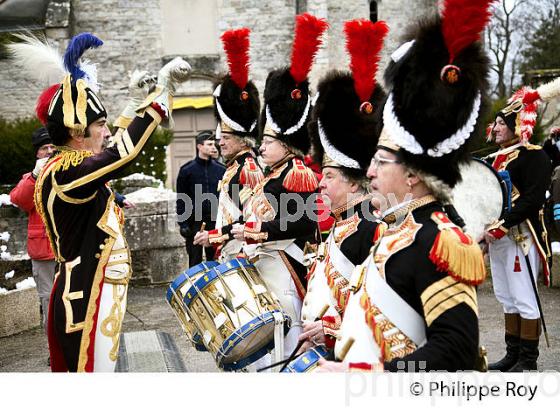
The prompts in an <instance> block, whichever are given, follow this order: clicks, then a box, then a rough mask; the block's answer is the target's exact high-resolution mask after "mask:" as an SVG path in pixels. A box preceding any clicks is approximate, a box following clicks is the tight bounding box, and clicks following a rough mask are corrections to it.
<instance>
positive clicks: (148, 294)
mask: <svg viewBox="0 0 560 410" xmlns="http://www.w3.org/2000/svg"><path fill="white" fill-rule="evenodd" d="M165 290H166V288H165V287H153V288H145V287H136V288H131V289H130V290H129V293H128V295H129V296H128V308H127V315H126V317H125V321H124V324H123V331H124V332H136V331H141V330H160V331H163V332H167V333H169V335H170V336H171V337H172V338H173V339H174V341H175V344H176V345H177V347H178V348H179V350H180V353H181V355H182V357H183V360H184V362H185V365H186V367H187V369H188V371H190V372H212V371H217V368H216V365H215V364H214V362H213V360H212V358H211V356H210V355H209V354H208V353H205V352H197V351H196V350H194V349H193V348H191V347H190V345H189V343H188V342H187V341H186V338H185V337H184V336H183V332H182V330H181V328H180V326H179V323H178V322H177V319H176V318H175V316H174V315H173V313H172V312H171V310H170V308H169V307H168V305H167V303H166V301H165ZM540 291H541V298H542V301H543V304H544V310H545V313H546V318H547V325H548V333H549V338H550V343H551V348H549V349H548V348H546V347H544V338H543V339H541V346H542V349H541V356H540V358H539V369H540V370H557V371H560V323H559V320H558V318H559V317H560V303H558V302H559V301H560V289H546V288H541V289H540ZM479 305H480V306H479V309H480V330H481V342H482V344H483V345H484V346H486V348H487V349H488V355H489V359H490V361H493V360H495V359H498V358H500V357H501V356H502V354H503V352H504V351H503V349H504V346H503V314H502V311H501V307H500V305H499V304H498V302H497V301H496V299H495V298H494V294H493V292H492V286H491V284H490V283H489V282H487V283H485V284H484V285H483V286H481V288H480V290H479ZM46 346H47V341H46V337H45V335H44V333H43V331H42V329H39V328H37V329H33V330H30V331H27V332H23V333H20V334H18V335H14V336H10V337H5V338H1V339H0V372H47V371H49V368H48V367H47V357H48V353H47V347H46Z"/></svg>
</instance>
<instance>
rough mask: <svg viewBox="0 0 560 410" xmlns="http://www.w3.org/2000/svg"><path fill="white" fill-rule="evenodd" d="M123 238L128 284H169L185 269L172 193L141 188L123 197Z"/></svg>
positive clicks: (184, 257) (184, 256) (185, 260)
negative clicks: (128, 203) (129, 261)
mask: <svg viewBox="0 0 560 410" xmlns="http://www.w3.org/2000/svg"><path fill="white" fill-rule="evenodd" d="M127 199H128V200H130V201H132V202H134V203H135V204H136V208H132V209H127V210H126V211H125V216H126V223H125V236H126V240H127V242H128V245H129V247H130V250H131V256H132V272H133V274H132V284H155V283H162V282H170V281H172V280H173V279H175V278H176V277H177V276H179V274H180V273H181V272H183V271H184V270H185V269H186V268H187V267H188V257H187V253H186V250H185V240H184V239H183V237H182V236H181V235H180V234H179V229H178V225H177V223H176V222H175V194H173V193H172V192H171V191H166V190H161V189H160V190H158V189H155V188H144V189H142V190H140V191H136V192H133V193H132V194H130V195H127Z"/></svg>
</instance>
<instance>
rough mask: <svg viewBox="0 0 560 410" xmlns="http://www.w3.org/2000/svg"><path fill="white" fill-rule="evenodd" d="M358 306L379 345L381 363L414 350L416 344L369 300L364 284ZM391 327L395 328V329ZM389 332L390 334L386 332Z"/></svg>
mask: <svg viewBox="0 0 560 410" xmlns="http://www.w3.org/2000/svg"><path fill="white" fill-rule="evenodd" d="M360 306H361V307H362V308H363V309H364V311H365V319H366V323H367V325H368V326H369V328H370V329H371V331H372V333H373V339H374V340H375V343H377V345H378V346H379V350H380V352H381V357H380V358H379V359H380V360H379V361H380V362H381V363H384V362H388V361H391V360H392V359H394V358H397V357H399V358H402V357H405V356H407V355H409V354H411V353H412V352H414V351H415V350H416V348H417V346H416V344H415V343H414V342H413V341H412V340H411V339H410V338H408V337H407V336H406V335H405V334H404V333H402V332H401V331H400V330H399V329H398V328H397V327H396V326H395V325H394V324H393V323H392V322H391V321H389V320H388V319H387V318H386V317H385V316H384V315H383V312H381V311H380V310H379V308H378V307H377V306H376V305H375V304H373V303H372V302H371V299H370V297H369V295H368V293H367V291H366V288H365V286H364V292H363V294H362V296H361V297H360ZM376 318H377V319H376ZM393 329H397V331H394V330H393ZM390 331H391V332H390ZM389 332H390V334H388V333H389Z"/></svg>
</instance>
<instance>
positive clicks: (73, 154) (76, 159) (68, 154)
mask: <svg viewBox="0 0 560 410" xmlns="http://www.w3.org/2000/svg"><path fill="white" fill-rule="evenodd" d="M59 149H61V148H60V147H59ZM91 156H93V152H91V151H85V150H72V149H61V152H60V154H58V155H56V156H55V157H54V158H60V159H59V160H58V161H57V162H56V163H55V164H54V165H53V172H56V171H59V170H60V169H62V170H63V171H67V170H68V168H70V166H73V167H76V166H78V165H80V164H81V163H82V161H83V160H84V159H85V158H88V157H91ZM54 158H53V159H54Z"/></svg>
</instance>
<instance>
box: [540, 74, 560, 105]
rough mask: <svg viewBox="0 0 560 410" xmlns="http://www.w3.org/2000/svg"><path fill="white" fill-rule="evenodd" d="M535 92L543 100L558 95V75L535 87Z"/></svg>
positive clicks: (559, 87) (559, 86)
mask: <svg viewBox="0 0 560 410" xmlns="http://www.w3.org/2000/svg"><path fill="white" fill-rule="evenodd" d="M537 92H538V93H539V96H540V97H541V100H543V101H545V102H546V101H550V100H552V99H553V98H556V97H558V96H560V77H558V78H557V79H555V80H552V81H551V82H549V83H546V84H543V85H541V86H540V87H539V88H537Z"/></svg>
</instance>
